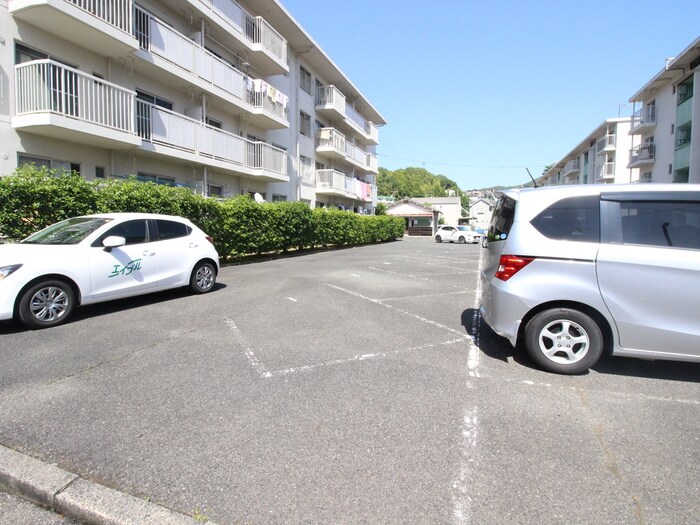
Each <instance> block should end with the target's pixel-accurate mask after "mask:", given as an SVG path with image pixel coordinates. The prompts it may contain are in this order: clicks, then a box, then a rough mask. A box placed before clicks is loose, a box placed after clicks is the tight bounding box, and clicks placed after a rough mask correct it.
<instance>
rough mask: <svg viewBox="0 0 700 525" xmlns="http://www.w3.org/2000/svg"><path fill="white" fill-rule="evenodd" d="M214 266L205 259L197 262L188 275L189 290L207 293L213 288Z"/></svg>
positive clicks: (214, 278)
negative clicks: (189, 275)
mask: <svg viewBox="0 0 700 525" xmlns="http://www.w3.org/2000/svg"><path fill="white" fill-rule="evenodd" d="M215 282H216V268H215V267H214V265H213V264H212V263H210V262H207V261H202V262H199V263H197V266H195V267H194V270H192V276H191V277H190V290H192V291H193V292H194V293H207V292H210V291H211V289H212V288H214V283H215Z"/></svg>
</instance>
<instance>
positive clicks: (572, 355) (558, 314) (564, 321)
mask: <svg viewBox="0 0 700 525" xmlns="http://www.w3.org/2000/svg"><path fill="white" fill-rule="evenodd" d="M525 348H526V350H527V353H528V354H529V355H530V357H531V358H532V359H533V360H534V361H535V362H536V363H537V364H538V365H540V366H541V367H542V368H544V369H545V370H548V371H549V372H555V373H557V374H580V373H582V372H585V371H586V370H588V369H589V368H590V367H592V366H593V365H594V364H595V363H596V362H597V361H598V359H599V358H600V355H601V353H602V352H603V334H602V332H601V330H600V327H599V326H598V323H596V322H595V321H594V320H593V319H591V318H590V317H589V316H588V315H586V314H584V313H582V312H579V311H578V310H573V309H571V308H554V309H552V310H545V311H544V312H540V313H539V314H537V315H536V316H535V317H533V318H532V319H530V321H529V322H528V323H527V325H526V326H525Z"/></svg>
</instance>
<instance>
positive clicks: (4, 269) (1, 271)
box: [0, 264, 22, 281]
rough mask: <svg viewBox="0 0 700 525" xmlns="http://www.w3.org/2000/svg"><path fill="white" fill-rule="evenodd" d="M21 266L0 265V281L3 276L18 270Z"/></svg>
mask: <svg viewBox="0 0 700 525" xmlns="http://www.w3.org/2000/svg"><path fill="white" fill-rule="evenodd" d="M21 267H22V265H21V264H10V265H8V266H0V281H2V280H3V279H4V278H5V277H7V276H8V275H10V274H11V273H12V272H14V271H15V270H19V269H20V268H21Z"/></svg>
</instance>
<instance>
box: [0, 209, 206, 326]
mask: <svg viewBox="0 0 700 525" xmlns="http://www.w3.org/2000/svg"><path fill="white" fill-rule="evenodd" d="M218 272H219V255H218V253H217V252H216V249H215V248H214V245H213V244H212V238H211V237H209V236H207V235H206V234H205V233H204V232H203V231H202V230H200V229H199V228H197V227H196V226H195V225H194V224H192V222H190V221H189V220H188V219H184V218H182V217H175V216H170V215H156V214H149V213H106V214H98V215H86V216H82V217H74V218H71V219H67V220H65V221H61V222H58V223H56V224H53V225H51V226H49V227H48V228H45V229H43V230H41V231H40V232H37V233H35V234H34V235H31V236H30V237H27V238H26V239H24V240H23V241H21V242H18V243H14V244H13V243H11V244H3V245H0V320H6V319H13V318H14V319H17V320H18V321H20V322H21V323H22V324H24V325H25V326H27V327H29V328H45V327H49V326H54V325H57V324H60V323H62V322H64V321H66V320H67V319H68V318H69V317H70V315H71V314H72V313H73V310H74V309H75V307H76V306H78V305H86V304H91V303H98V302H103V301H109V300H112V299H121V298H124V297H131V296H135V295H141V294H146V293H151V292H157V291H160V290H167V289H170V288H178V287H184V286H187V287H189V288H190V290H191V291H192V292H194V293H198V294H201V293H206V292H209V291H211V289H212V288H213V286H214V283H215V282H216V276H217V274H218Z"/></svg>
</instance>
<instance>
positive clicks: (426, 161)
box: [377, 153, 547, 170]
mask: <svg viewBox="0 0 700 525" xmlns="http://www.w3.org/2000/svg"><path fill="white" fill-rule="evenodd" d="M377 156H378V157H384V158H387V159H394V160H403V161H406V162H415V163H418V164H420V165H422V166H425V165H426V164H429V165H433V166H450V167H453V168H478V169H504V170H523V169H526V168H528V167H530V168H544V167H546V166H547V164H542V165H537V164H534V165H533V164H528V165H527V166H525V165H524V164H521V165H518V166H497V165H491V166H485V165H482V166H480V165H476V164H454V163H449V162H433V161H430V160H417V159H407V158H404V157H393V156H391V155H384V154H383V153H377Z"/></svg>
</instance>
